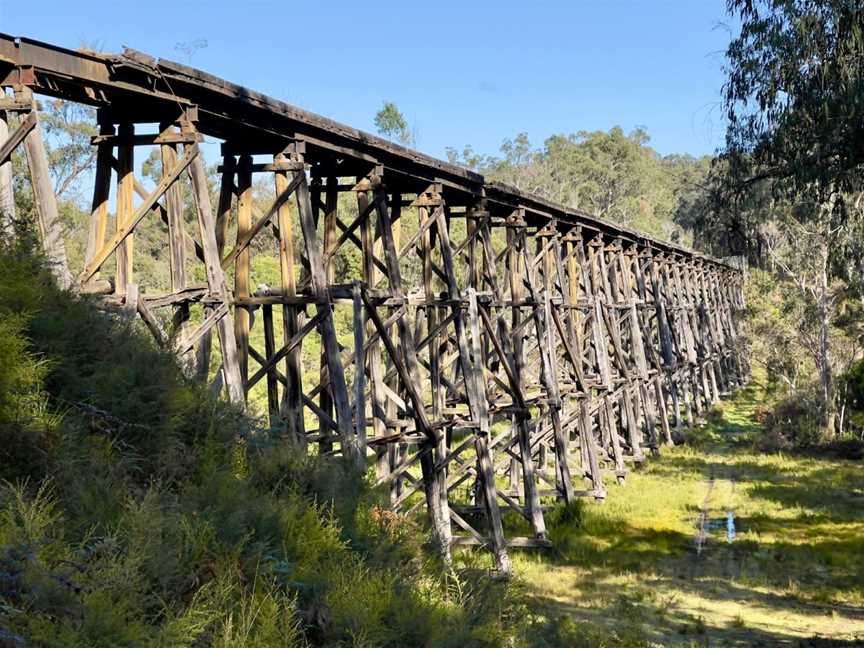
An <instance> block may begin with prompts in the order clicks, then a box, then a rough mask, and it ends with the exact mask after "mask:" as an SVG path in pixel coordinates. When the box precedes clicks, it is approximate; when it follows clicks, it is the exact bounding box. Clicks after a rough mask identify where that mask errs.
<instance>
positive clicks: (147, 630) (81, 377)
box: [0, 239, 520, 648]
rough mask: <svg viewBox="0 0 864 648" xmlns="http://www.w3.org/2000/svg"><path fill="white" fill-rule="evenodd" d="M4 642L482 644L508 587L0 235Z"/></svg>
mask: <svg viewBox="0 0 864 648" xmlns="http://www.w3.org/2000/svg"><path fill="white" fill-rule="evenodd" d="M0 476H2V478H3V482H2V485H0V643H2V644H3V645H11V646H19V645H20V646H24V645H40V646H57V647H59V646H68V647H70V648H72V647H76V648H77V647H81V646H166V647H167V646H224V647H226V648H227V647H228V646H232V647H233V646H250V647H251V646H304V645H328V646H332V645H352V646H405V645H418V646H422V645H428V646H471V645H474V646H495V645H510V644H509V643H507V642H508V641H509V640H511V639H515V638H516V637H517V635H518V633H519V631H520V630H519V628H520V624H519V623H515V622H514V620H515V619H516V618H518V616H516V617H514V616H513V611H514V609H515V608H516V602H515V598H514V597H515V590H514V589H513V588H508V587H505V586H504V585H503V584H501V583H497V582H494V581H491V580H489V579H488V578H487V577H485V576H484V575H483V572H482V569H479V568H474V567H472V564H471V563H472V560H471V559H470V554H469V555H468V556H467V557H466V558H465V559H464V560H463V561H462V563H461V564H462V566H461V567H460V568H459V569H458V570H454V571H451V572H449V573H448V572H447V571H445V570H444V569H443V567H442V566H441V565H439V564H429V563H428V559H427V557H426V554H425V553H424V551H423V549H422V547H421V540H422V538H424V537H425V535H424V532H423V530H422V529H418V528H416V527H415V526H414V525H413V524H412V523H410V522H408V521H406V520H403V519H401V518H399V517H396V516H395V515H393V514H391V513H389V512H387V511H386V510H384V509H382V508H380V507H379V505H378V504H379V500H378V496H377V494H376V493H375V492H373V491H372V490H370V489H369V488H368V487H366V485H365V484H364V483H363V482H362V481H361V480H360V479H359V478H356V477H349V476H347V475H346V474H342V472H341V470H340V468H339V466H338V465H337V464H329V465H325V464H324V463H319V462H317V461H315V460H314V459H311V458H305V457H302V456H300V454H299V453H298V452H297V449H296V448H295V447H293V446H292V445H291V443H290V442H288V441H286V440H285V439H282V438H280V437H279V436H270V435H268V434H267V433H265V432H260V431H256V430H255V428H254V427H253V424H252V421H250V420H247V419H246V418H244V416H243V415H242V414H241V413H240V412H238V411H236V410H233V409H231V408H230V407H229V406H227V405H226V404H225V403H223V402H221V401H218V400H214V399H213V398H212V397H210V396H209V395H208V394H207V393H206V392H205V391H204V390H203V389H202V388H200V387H199V386H197V385H195V384H192V383H190V382H188V381H187V380H185V379H184V378H183V377H182V374H181V373H180V371H179V370H178V368H177V367H176V365H175V362H174V360H173V359H172V358H170V357H168V356H167V355H165V354H163V353H162V352H160V351H158V350H157V349H156V348H155V345H154V344H153V343H151V341H150V338H149V337H148V334H147V332H146V331H139V330H138V325H137V324H135V323H133V322H132V321H131V320H129V319H127V318H126V317H124V316H122V315H120V314H111V313H104V312H101V311H99V310H98V309H97V307H96V304H95V303H93V302H90V301H88V300H86V299H80V298H76V297H73V296H71V295H69V294H65V293H63V292H61V291H59V290H58V289H56V288H55V287H54V285H53V283H52V280H51V277H50V274H49V273H48V272H47V271H46V270H45V267H44V266H43V263H42V261H41V259H40V258H39V257H38V255H35V254H33V253H32V251H31V249H30V246H29V245H28V244H27V243H26V239H25V242H24V243H23V244H19V245H16V246H14V247H12V246H9V245H4V246H3V247H2V249H0Z"/></svg>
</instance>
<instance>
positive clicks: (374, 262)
mask: <svg viewBox="0 0 864 648" xmlns="http://www.w3.org/2000/svg"><path fill="white" fill-rule="evenodd" d="M0 81H2V83H0V85H2V86H3V88H4V94H3V96H2V97H0V117H2V119H0V127H3V129H2V131H0V194H2V195H4V196H6V197H7V198H6V199H5V200H6V202H7V203H8V196H9V195H10V191H11V180H10V173H9V170H10V167H11V165H10V164H9V160H10V155H11V154H12V152H13V150H15V148H16V147H17V146H18V145H19V144H21V145H23V147H24V148H25V151H26V156H27V161H28V166H29V171H30V175H31V185H32V188H33V193H34V198H35V204H36V207H37V211H38V217H39V226H40V229H41V232H42V235H43V243H44V246H45V249H46V252H47V254H48V256H49V257H50V258H51V259H52V260H53V261H55V271H56V273H57V276H58V279H59V280H60V281H61V282H62V283H64V284H65V285H69V286H72V287H74V288H75V289H77V290H81V291H84V292H97V293H103V294H104V295H105V296H104V299H105V300H106V301H107V302H108V303H113V304H115V305H119V306H121V307H122V308H124V309H125V310H126V311H129V312H137V313H138V314H139V315H140V316H141V318H142V319H143V320H144V323H145V324H146V325H147V327H148V328H149V329H150V330H151V331H152V332H153V334H154V335H155V336H156V339H157V341H158V343H159V344H161V345H163V346H165V347H167V348H171V349H173V350H174V351H175V352H176V353H177V354H178V356H179V358H180V361H181V365H182V366H183V367H184V368H185V370H186V371H188V372H189V374H190V375H194V376H197V377H198V379H200V380H210V381H212V382H214V384H215V386H216V387H218V388H219V389H223V388H224V389H225V391H226V393H227V396H228V398H230V399H231V400H233V401H235V402H238V403H242V402H244V401H245V400H246V399H247V397H248V395H249V394H250V392H252V391H254V390H256V389H257V390H260V391H262V392H264V387H266V410H267V414H268V415H269V422H270V426H271V427H272V428H275V429H278V430H282V431H284V433H285V434H287V435H290V437H291V438H293V439H296V441H297V443H298V448H299V449H302V450H303V451H309V452H317V453H319V454H322V455H342V456H343V457H344V458H345V460H346V461H348V462H350V463H351V464H353V465H356V466H357V469H358V470H360V469H363V468H364V467H365V466H366V465H367V464H374V470H375V479H376V480H377V482H378V483H379V484H386V485H389V489H390V497H391V501H392V505H393V507H394V508H395V509H397V510H400V511H414V510H417V509H420V508H422V507H426V510H427V512H428V515H429V519H430V523H431V529H432V534H433V538H434V540H435V541H436V543H437V545H438V546H439V547H440V548H441V550H442V553H443V554H444V555H445V557H446V556H448V555H449V550H450V547H451V546H452V545H454V544H483V545H487V546H489V547H490V549H491V550H492V551H493V553H494V555H495V558H496V562H497V565H498V568H499V569H501V570H502V571H507V570H509V559H508V556H507V547H508V546H510V545H516V546H525V545H537V544H541V545H542V544H544V543H545V542H547V541H546V540H545V536H546V528H545V524H544V517H543V513H544V503H548V502H551V501H553V500H556V499H558V500H564V501H568V502H569V501H572V500H573V499H574V498H576V497H580V496H588V497H594V498H597V499H603V498H605V496H606V492H607V491H606V484H608V483H609V482H610V481H613V480H619V481H620V480H623V479H624V478H625V476H626V475H627V472H628V470H629V469H630V468H631V467H632V465H633V464H638V463H640V462H642V461H644V460H645V458H646V455H647V454H649V453H656V452H658V451H659V449H660V447H661V446H662V445H664V444H669V443H671V442H672V431H671V429H670V427H672V426H683V425H685V424H691V423H692V421H693V417H694V416H698V415H699V414H700V413H701V412H702V411H703V410H704V409H705V408H706V407H708V406H710V404H711V403H712V402H714V401H716V400H717V399H718V398H719V396H720V394H722V393H724V392H726V391H729V390H731V389H733V388H735V387H736V386H738V385H741V384H743V383H744V382H745V381H746V380H747V377H748V373H749V369H748V365H747V360H746V353H745V347H744V342H743V340H742V338H741V337H740V334H739V323H738V320H739V315H740V313H741V311H742V309H743V308H744V301H743V290H742V283H743V278H742V272H741V270H740V269H739V268H738V267H735V266H734V265H731V264H727V263H725V262H722V261H720V260H717V259H713V258H709V257H706V256H704V255H700V254H697V253H695V252H693V251H690V250H687V249H684V248H681V247H678V246H675V245H673V244H670V243H666V242H662V241H657V240H654V239H651V238H649V237H646V236H644V235H642V234H639V233H638V232H635V231H633V230H630V229H627V228H624V227H620V226H617V225H615V224H613V223H610V222H605V221H600V220H598V219H596V218H593V217H591V216H590V215H588V214H584V213H580V212H577V211H575V210H572V209H568V208H565V207H563V206H561V205H556V204H552V203H549V202H547V201H544V200H542V199H539V198H537V197H534V196H531V195H529V194H526V193H524V192H521V191H519V190H517V189H515V188H512V187H508V186H504V185H500V184H497V183H488V182H486V181H485V180H484V178H483V177H482V176H481V175H478V174H476V173H473V172H471V171H468V170H465V169H462V168H459V167H456V166H453V165H450V164H446V163H444V162H441V161H438V160H435V159H433V158H430V157H427V156H425V155H422V154H420V153H417V152H415V151H412V150H409V149H406V148H403V147H401V146H398V145H395V144H392V143H390V142H387V141H385V140H382V139H380V138H377V137H374V136H372V135H368V134H366V133H362V132H360V131H356V130H354V129H352V128H349V127H347V126H344V125H342V124H338V123H336V122H333V121H330V120H327V119H325V118H322V117H320V116H317V115H314V114H311V113H307V112H305V111H302V110H299V109H297V108H296V107H293V106H290V105H288V104H284V103H282V102H280V101H277V100H275V99H272V98H269V97H266V96H264V95H260V94H258V93H255V92H253V91H251V90H247V89H246V88H243V87H240V86H236V85H233V84H230V83H228V82H226V81H223V80H221V79H218V78H216V77H213V76H210V75H208V74H205V73H203V72H200V71H198V70H194V69H191V68H188V67H186V66H183V65H179V64H176V63H172V62H168V61H164V60H160V61H157V60H155V59H153V58H150V57H148V56H145V55H142V54H140V53H138V52H134V51H130V50H127V51H126V52H124V53H123V54H120V55H116V56H115V55H103V54H93V53H87V52H73V51H69V50H63V49H60V48H57V47H53V46H50V45H45V44H41V43H37V42H33V41H27V40H23V39H13V38H10V37H5V36H0ZM33 93H39V94H44V95H48V96H52V97H58V98H62V99H65V100H71V101H75V102H81V103H84V104H88V105H92V106H95V107H96V108H97V115H98V126H99V135H97V136H95V137H94V138H93V146H94V147H96V170H95V174H94V192H93V209H92V215H91V219H90V224H89V235H88V240H87V247H86V250H87V251H86V259H85V262H84V267H83V269H80V268H79V269H77V270H76V271H74V272H73V271H72V270H69V269H68V263H67V261H66V254H65V249H64V246H63V237H62V231H61V229H60V223H59V220H58V214H57V202H56V197H55V195H54V193H53V190H52V187H51V183H50V181H49V176H48V173H49V169H48V165H47V157H46V154H45V148H44V145H43V141H42V133H41V131H40V126H39V120H38V117H37V113H36V110H35V103H34V99H33ZM13 117H14V118H13ZM7 122H9V123H10V124H13V125H14V124H17V128H15V129H14V130H13V131H12V132H11V133H8V134H7V133H6V130H7V129H6V128H5V126H4V125H5V124H6V123H7ZM204 136H207V137H208V138H215V139H217V140H218V141H219V142H221V163H220V166H219V171H218V174H219V177H220V182H221V184H220V187H219V188H218V193H214V195H213V196H211V189H210V186H209V184H208V176H207V172H206V170H205V166H204V163H203V153H202V150H201V149H202V144H201V143H202V141H203V138H204ZM142 147H143V148H144V149H145V150H146V152H150V151H152V150H154V149H155V150H157V151H158V159H159V160H161V165H162V169H161V181H160V182H159V183H158V184H157V185H156V186H155V187H152V188H148V187H145V186H144V184H143V183H141V182H140V181H139V179H138V178H136V177H135V157H136V154H137V151H139V150H140V149H141V148H142ZM262 177H263V178H267V179H268V180H267V182H268V183H272V185H271V186H272V187H273V191H274V193H273V196H274V198H273V199H272V204H271V205H269V207H268V208H267V209H260V208H256V207H255V204H254V201H253V189H254V187H255V185H254V180H256V179H260V178H262ZM271 178H272V179H271ZM112 186H113V187H114V198H113V200H112V199H111V195H112ZM136 195H138V196H139V198H138V199H136V197H135V196H136ZM187 197H188V201H187ZM187 203H188V204H187ZM3 208H4V205H3V204H0V211H2V209H3ZM5 208H7V209H10V208H11V207H9V205H8V204H6V205H5ZM190 214H191V216H190ZM145 219H157V220H160V221H161V222H162V223H164V228H163V231H164V233H165V237H166V242H167V246H166V249H167V254H166V255H165V256H166V261H165V263H167V264H168V265H169V267H170V286H168V287H167V289H165V290H161V291H153V286H148V283H147V278H146V276H144V275H142V274H141V272H140V270H139V268H137V267H136V264H135V255H134V246H133V241H134V232H135V230H136V227H138V226H139V225H140V223H142V222H143V221H144V220H145ZM348 251H351V254H353V255H354V256H353V257H352V258H355V259H358V260H359V261H358V262H357V263H355V264H353V266H351V267H348V268H347V269H346V268H337V265H338V263H339V260H340V259H344V258H346V254H347V253H348ZM264 257H269V259H270V260H271V261H272V260H273V259H278V276H279V278H280V280H279V282H278V284H276V285H262V286H253V285H252V277H253V272H254V270H255V263H256V260H258V261H260V260H261V259H262V258H264ZM343 265H344V264H343ZM349 265H351V264H349ZM109 266H110V267H109ZM337 270H338V272H337ZM100 273H101V274H100ZM337 275H338V276H339V277H340V282H337V280H336V277H337ZM105 277H109V278H110V281H109V280H106V279H105ZM256 327H260V329H259V331H256V330H255V328H256ZM280 329H281V330H280ZM261 331H263V336H262V335H260V334H259V332H261ZM214 333H215V335H214ZM253 339H256V340H260V339H263V346H262V343H261V342H256V343H254V344H253V343H250V341H251V340H253ZM504 511H512V512H513V513H514V516H513V517H514V519H515V518H520V519H524V524H523V525H522V526H524V528H526V529H528V531H527V532H525V533H524V536H525V537H516V538H513V537H510V538H508V537H506V536H505V532H504V526H503V524H502V512H504ZM513 526H516V527H518V526H519V524H514V525H513ZM508 527H509V525H508Z"/></svg>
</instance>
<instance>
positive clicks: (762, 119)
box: [723, 0, 864, 436]
mask: <svg viewBox="0 0 864 648" xmlns="http://www.w3.org/2000/svg"><path fill="white" fill-rule="evenodd" d="M727 8H728V11H729V13H730V14H731V15H732V16H734V17H736V18H737V19H739V20H740V23H741V31H740V33H739V35H738V36H737V37H736V38H735V39H733V40H732V42H731V43H730V45H729V48H728V50H727V56H726V58H727V70H726V71H727V74H728V78H727V81H726V84H725V86H724V102H725V108H726V114H727V118H728V129H727V135H726V149H725V151H724V155H723V158H724V161H725V163H726V164H728V168H729V177H730V179H731V181H732V186H733V187H734V189H735V190H737V191H739V192H740V191H747V190H750V189H752V188H753V187H755V186H758V185H760V184H767V185H768V186H770V188H771V191H772V193H773V197H774V198H775V200H776V201H777V202H775V203H774V204H773V208H774V209H777V210H779V213H776V214H772V215H771V219H770V220H771V222H772V226H774V227H776V229H777V236H776V237H775V242H776V243H777V244H776V245H774V246H773V247H771V248H770V249H769V250H768V251H769V253H770V254H771V256H772V259H773V260H774V261H775V262H776V263H777V265H778V267H779V268H780V269H781V270H782V271H783V272H784V274H786V275H787V276H788V277H789V278H790V279H791V280H792V281H793V283H794V284H795V285H797V286H798V287H799V289H800V290H801V291H802V294H804V295H805V296H807V297H808V298H810V299H812V301H813V304H814V306H815V309H816V312H817V317H818V323H819V331H820V333H819V341H818V345H819V353H818V357H819V362H818V365H819V374H820V386H821V390H820V398H821V405H822V410H823V412H822V413H823V424H824V426H825V430H826V433H827V434H828V435H829V436H831V435H833V431H834V419H835V409H836V405H835V398H834V375H833V370H832V358H831V345H830V339H829V338H830V330H831V318H832V315H833V311H834V307H835V305H836V294H835V293H836V291H835V290H834V289H833V288H832V282H831V280H832V278H833V277H834V276H836V273H835V270H836V269H837V268H842V267H845V266H847V265H848V264H846V263H844V262H843V260H842V259H838V256H840V255H846V254H849V253H850V252H853V251H854V250H855V249H856V247H858V246H856V245H855V244H854V241H853V240H852V239H853V237H854V236H855V233H856V232H857V231H858V229H859V228H858V226H857V222H858V221H859V220H860V219H859V212H860V210H858V209H856V208H855V206H854V205H853V204H852V203H851V201H850V200H849V199H848V197H849V195H850V194H852V193H853V192H857V191H860V189H861V187H862V169H864V122H862V116H864V8H862V5H861V3H860V2H855V1H850V0H727ZM789 205H792V206H793V207H791V208H790V207H789Z"/></svg>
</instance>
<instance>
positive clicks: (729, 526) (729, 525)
mask: <svg viewBox="0 0 864 648" xmlns="http://www.w3.org/2000/svg"><path fill="white" fill-rule="evenodd" d="M734 539H735V514H734V513H733V512H732V511H728V512H727V513H726V542H729V543H731V542H732V541H733V540H734Z"/></svg>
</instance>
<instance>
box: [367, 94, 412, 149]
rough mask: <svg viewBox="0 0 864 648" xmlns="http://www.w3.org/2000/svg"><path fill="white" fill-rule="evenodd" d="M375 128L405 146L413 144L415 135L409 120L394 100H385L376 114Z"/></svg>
mask: <svg viewBox="0 0 864 648" xmlns="http://www.w3.org/2000/svg"><path fill="white" fill-rule="evenodd" d="M375 128H376V129H377V130H378V132H379V133H380V134H381V135H383V136H384V137H389V138H390V139H393V140H396V141H397V142H399V143H400V144H403V145H405V146H413V144H414V139H415V138H414V135H413V134H412V133H411V129H410V128H409V127H408V121H407V120H406V119H405V116H404V115H403V114H402V112H401V111H400V110H399V108H398V107H397V106H396V104H395V103H393V102H392V101H385V102H384V105H383V106H381V110H379V111H378V112H377V113H376V114H375Z"/></svg>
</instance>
